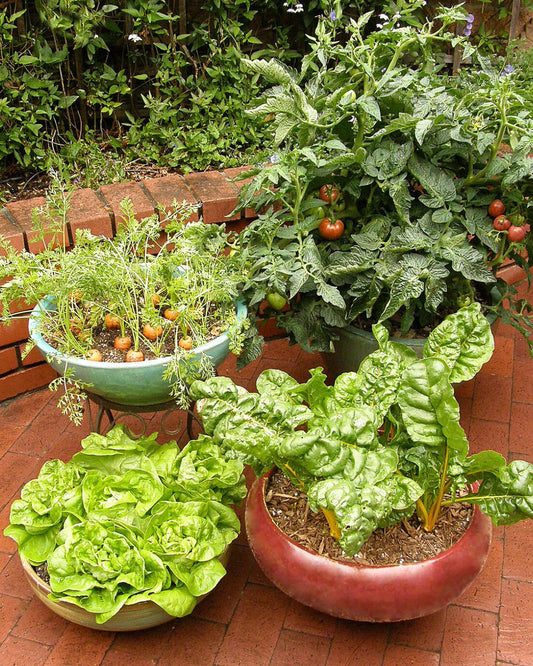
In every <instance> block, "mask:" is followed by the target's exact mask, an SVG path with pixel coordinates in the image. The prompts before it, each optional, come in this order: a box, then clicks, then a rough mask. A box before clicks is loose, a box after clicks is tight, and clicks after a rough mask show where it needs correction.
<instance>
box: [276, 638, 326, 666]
mask: <svg viewBox="0 0 533 666" xmlns="http://www.w3.org/2000/svg"><path fill="white" fill-rule="evenodd" d="M330 643H331V640H330V639H328V638H324V637H322V636H311V635H309V634H300V633H297V632H296V631H288V630H286V629H284V630H283V631H282V632H281V633H280V635H279V639H278V644H277V645H276V649H275V650H274V654H273V656H272V661H271V663H272V664H276V666H294V664H317V666H318V665H319V664H325V663H326V660H327V658H328V652H329V647H330Z"/></svg>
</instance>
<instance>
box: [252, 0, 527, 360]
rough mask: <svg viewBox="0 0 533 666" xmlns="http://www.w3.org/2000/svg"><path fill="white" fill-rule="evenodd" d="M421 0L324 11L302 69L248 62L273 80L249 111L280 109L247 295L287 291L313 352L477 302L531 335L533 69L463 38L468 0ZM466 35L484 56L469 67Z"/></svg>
mask: <svg viewBox="0 0 533 666" xmlns="http://www.w3.org/2000/svg"><path fill="white" fill-rule="evenodd" d="M420 6H421V3H419V2H415V3H409V7H407V6H404V10H403V14H401V15H400V14H397V15H395V16H394V17H392V18H390V19H387V20H384V19H383V18H381V25H379V27H376V22H378V23H379V22H380V19H377V17H375V16H374V15H372V13H371V12H370V13H366V14H364V15H363V16H361V17H359V18H358V19H357V20H353V21H350V22H349V23H347V25H345V26H344V27H342V25H341V21H339V20H338V18H339V17H338V16H337V20H332V19H331V17H323V18H321V19H319V21H318V26H317V29H316V34H315V36H314V38H313V39H312V45H311V50H310V53H309V54H307V55H305V56H304V57H303V58H302V62H301V68H300V70H299V71H297V70H293V69H289V68H287V67H286V66H285V65H284V64H283V63H281V62H278V61H276V60H274V59H272V60H268V61H267V60H261V59H254V60H245V61H244V65H245V67H247V68H248V69H249V71H250V72H251V73H252V74H253V75H254V76H256V75H261V76H262V77H263V78H264V79H265V80H266V81H268V82H269V83H272V84H273V87H272V88H271V89H270V90H268V91H267V92H266V95H265V98H264V99H263V100H261V102H260V103H259V104H257V105H255V107H254V108H252V109H250V113H251V114H252V115H254V116H258V117H262V116H265V115H266V114H270V115H271V116H273V119H272V120H271V122H270V123H269V125H268V126H269V127H271V128H272V147H271V149H272V153H273V154H272V157H271V159H270V161H269V162H268V163H267V164H262V165H257V166H256V167H255V168H254V169H253V170H252V171H248V172H246V174H245V175H246V177H250V176H252V177H253V178H252V180H251V182H250V183H249V184H246V185H244V187H243V188H242V190H241V202H240V205H241V206H242V207H254V208H255V209H256V210H258V211H260V212H261V215H260V216H259V219H258V220H257V221H256V222H255V223H252V224H251V225H250V226H249V227H248V228H247V229H246V230H245V231H244V233H243V234H242V236H241V243H242V251H243V252H244V253H246V255H247V257H248V261H249V264H250V274H249V279H248V281H247V283H246V286H245V295H246V298H247V303H248V304H249V306H250V308H254V309H255V310H257V309H258V307H259V306H260V305H261V304H262V303H263V302H264V299H265V297H266V296H269V295H271V294H275V295H277V296H279V297H281V298H284V299H285V300H286V301H287V306H286V307H285V308H284V309H283V310H279V309H276V308H271V309H270V310H268V311H267V313H268V314H271V315H272V316H274V317H275V319H276V321H277V323H278V325H279V327H280V328H283V329H286V330H287V331H288V333H289V335H290V338H291V341H293V342H297V343H298V344H300V346H302V347H303V348H304V349H306V350H310V351H325V352H328V351H333V349H334V348H335V350H337V348H338V346H339V345H337V340H338V339H339V338H341V340H340V341H339V344H340V343H341V342H343V339H342V338H344V337H346V334H347V333H349V332H352V330H353V329H352V328H351V327H357V328H358V329H361V330H362V331H364V333H363V334H362V337H366V339H367V341H371V340H372V335H371V326H372V324H375V323H378V322H380V323H383V324H384V325H385V326H386V327H387V328H388V329H389V330H390V331H391V334H394V335H395V336H396V335H397V336H400V337H403V338H409V337H412V336H414V335H421V336H423V337H425V336H426V335H427V332H428V331H429V330H431V328H432V327H433V326H434V325H435V324H436V323H438V322H439V321H442V319H443V318H444V317H445V316H446V315H447V314H448V313H450V312H454V311H455V310H456V309H457V308H459V307H461V306H463V305H465V304H467V303H469V302H474V301H475V302H479V303H480V304H481V305H482V307H483V311H484V313H485V314H486V315H487V316H488V317H489V318H491V319H495V318H501V319H502V320H503V321H504V322H506V323H509V324H511V325H513V326H515V327H516V328H517V329H518V330H519V331H520V332H521V333H523V334H524V335H525V337H526V338H528V342H529V343H530V340H531V338H530V336H529V334H530V333H531V330H532V321H533V320H532V316H531V306H530V304H529V303H528V301H527V300H526V299H524V298H522V297H519V295H518V293H517V291H516V289H515V287H513V286H512V285H508V284H506V282H505V281H504V280H503V279H501V277H500V275H499V271H500V268H501V267H502V265H504V264H506V263H508V262H514V263H516V264H517V265H518V266H520V267H522V268H523V269H524V270H525V274H526V275H529V270H530V267H531V257H533V245H532V237H531V234H530V233H529V225H530V224H531V222H532V221H533V217H532V215H533V199H532V198H531V197H530V189H531V179H532V177H533V160H532V159H531V158H530V157H529V155H530V154H531V153H532V152H533V106H532V102H531V100H532V99H533V95H532V94H531V82H530V81H527V80H524V77H523V76H522V75H521V74H520V71H519V69H518V67H517V68H516V71H514V72H511V73H509V72H510V70H509V69H508V68H507V69H506V68H505V62H504V61H503V60H502V59H498V58H492V59H491V58H489V57H480V56H478V54H477V53H476V52H475V50H474V48H473V47H472V45H471V44H470V43H469V41H468V39H467V38H466V37H461V36H457V34H456V31H455V26H456V25H457V24H459V25H460V23H461V21H466V18H467V14H466V12H465V11H464V9H462V8H461V7H452V8H439V10H438V11H437V13H436V15H435V17H434V19H433V20H429V19H427V20H425V21H422V20H421V19H420V18H419V15H418V14H417V9H419V8H420ZM452 45H454V46H457V45H458V46H459V47H460V48H461V49H462V52H463V55H464V56H465V57H468V58H471V59H472V63H473V65H472V66H469V67H465V68H463V69H462V70H461V72H460V76H451V73H450V72H449V71H448V69H447V67H446V63H445V61H444V60H443V55H445V53H446V50H447V49H448V50H450V49H451V48H452ZM414 62H416V63H418V62H420V63H423V64H421V65H420V66H418V67H414V66H413V63H414ZM502 148H504V150H503V149H502ZM501 214H504V215H505V216H506V217H505V220H506V221H502V220H500V219H498V216H499V215H501ZM496 219H497V220H498V221H497V222H496V221H495V220H496ZM530 344H531V343H530ZM366 353H367V351H364V352H362V353H361V355H360V356H361V357H364V355H365V354H366ZM347 360H348V354H345V355H344V357H343V361H342V362H341V363H339V364H337V365H338V368H337V371H341V370H342V369H343V368H344V369H347V368H348V366H346V362H347Z"/></svg>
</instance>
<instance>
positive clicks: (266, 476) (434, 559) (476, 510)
mask: <svg viewBox="0 0 533 666" xmlns="http://www.w3.org/2000/svg"><path fill="white" fill-rule="evenodd" d="M276 469H277V468H276V467H273V468H272V469H270V470H269V471H268V472H265V474H263V475H262V476H260V477H259V478H258V479H257V483H261V498H262V502H263V505H264V507H265V511H266V514H267V515H268V516H269V518H270V521H271V522H272V526H273V527H274V528H275V529H276V530H277V531H278V532H279V533H280V534H281V535H282V536H283V537H284V538H285V539H287V541H289V542H290V543H291V545H292V546H294V547H295V548H299V549H300V550H302V551H304V552H305V553H308V554H309V555H311V556H313V557H320V558H321V559H323V560H324V562H330V563H332V564H334V565H335V566H344V567H348V568H354V567H355V568H357V569H375V570H378V571H385V570H387V569H398V568H399V567H423V566H427V563H428V562H438V561H439V560H442V559H446V558H447V557H449V553H451V552H453V551H454V550H457V549H458V548H459V547H460V546H459V544H460V543H461V541H462V540H463V539H464V538H465V536H466V535H467V532H468V529H469V528H470V526H471V525H472V523H473V522H474V517H475V515H476V514H477V515H478V517H479V516H480V515H484V514H482V512H481V509H480V508H479V507H478V506H477V505H475V504H474V511H473V514H472V518H471V520H470V522H469V523H468V525H467V527H466V529H465V531H464V533H463V534H462V536H461V537H460V538H459V539H457V541H456V542H455V543H454V544H452V545H451V546H450V547H449V548H446V550H443V551H442V552H440V553H438V555H434V556H433V557H429V558H427V559H425V560H420V561H418V562H406V563H399V564H383V565H377V564H364V563H362V562H356V561H354V562H347V561H345V560H338V559H335V558H329V557H324V556H323V555H320V554H319V553H317V552H316V551H314V550H311V549H310V548H307V547H306V546H302V545H301V544H299V543H298V542H297V541H294V539H291V537H290V536H289V535H288V534H287V533H286V532H284V531H283V530H282V529H280V528H279V527H278V525H277V524H276V522H275V521H274V520H273V519H272V516H271V515H270V512H269V511H268V507H267V504H266V500H265V489H266V484H267V482H268V480H269V479H270V477H271V476H272V474H273V473H274V472H275V471H276Z"/></svg>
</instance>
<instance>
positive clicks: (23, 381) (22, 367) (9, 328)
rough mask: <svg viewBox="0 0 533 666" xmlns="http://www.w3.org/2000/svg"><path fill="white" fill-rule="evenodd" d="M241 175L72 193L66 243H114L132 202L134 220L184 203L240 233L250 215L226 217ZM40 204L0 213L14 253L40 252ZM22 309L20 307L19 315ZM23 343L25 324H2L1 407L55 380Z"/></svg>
mask: <svg viewBox="0 0 533 666" xmlns="http://www.w3.org/2000/svg"><path fill="white" fill-rule="evenodd" d="M244 169H246V167H238V168H234V169H227V170H225V171H209V172H202V173H191V174H188V175H185V176H179V175H170V176H164V177H162V178H147V179H146V180H143V181H140V182H129V183H117V184H113V185H104V186H102V187H101V188H100V189H98V190H96V191H94V190H92V189H82V190H76V191H75V192H74V193H73V195H72V199H71V205H70V209H69V213H68V226H69V235H70V238H71V239H73V238H75V231H76V229H78V228H87V229H90V230H91V231H92V232H93V233H94V234H98V235H105V236H108V237H112V236H113V235H114V233H115V230H116V226H117V222H118V221H119V215H120V208H119V206H120V202H121V201H122V200H123V199H125V198H126V197H129V198H130V199H131V201H132V204H133V209H134V212H135V215H136V217H138V219H142V218H145V217H148V216H150V215H153V214H154V212H156V209H160V208H162V209H164V210H170V209H171V207H172V204H173V202H174V201H177V202H179V203H181V202H182V201H184V200H185V201H187V202H188V203H192V204H197V205H198V206H199V208H198V216H201V217H202V219H203V221H204V222H205V223H207V224H213V223H214V224H217V223H218V224H220V223H221V222H225V223H226V226H227V228H228V229H233V230H236V231H240V229H242V227H243V226H244V225H245V224H246V222H247V219H250V218H252V217H254V212H253V211H251V210H245V211H243V213H242V215H236V216H234V217H231V218H228V217H226V216H227V215H228V214H229V213H230V212H231V211H232V210H233V209H234V208H235V206H236V204H237V197H238V186H239V184H240V183H241V182H243V181H238V182H237V183H233V182H231V179H232V178H234V177H235V176H236V175H237V174H238V173H240V172H242V171H243V170H244ZM44 203H45V200H44V198H43V197H37V198H35V199H27V200H22V201H16V202H13V203H8V204H7V205H6V206H5V208H2V209H0V234H2V236H4V238H7V239H8V240H9V241H10V242H11V244H12V245H13V247H15V248H16V249H18V250H22V249H24V248H25V249H27V250H29V251H31V252H38V251H39V249H40V247H41V246H40V243H39V242H38V241H37V240H36V238H35V232H34V231H33V229H32V226H31V219H32V211H33V209H34V208H36V207H38V206H42V205H43V204H44ZM198 216H196V215H195V217H196V218H197V217H198ZM26 307H27V304H26ZM23 308H24V304H21V306H20V308H19V309H23ZM27 339H28V323H27V319H16V320H13V321H12V322H11V323H10V324H9V325H7V324H0V401H3V400H7V399H8V398H12V397H14V396H16V395H19V394H20V393H25V392H27V391H31V390H34V389H36V388H40V387H42V386H45V385H46V384H48V383H49V382H50V381H51V380H52V379H53V378H54V377H55V376H56V373H55V372H54V371H53V370H52V369H51V368H50V367H49V366H48V364H47V363H46V362H45V360H44V359H43V358H42V356H41V355H40V353H39V352H38V350H36V349H35V350H33V351H32V352H31V353H30V354H29V355H28V356H27V357H26V358H25V359H24V360H22V350H23V348H24V345H25V342H26V340H27Z"/></svg>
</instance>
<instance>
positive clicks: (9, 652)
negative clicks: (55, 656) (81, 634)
mask: <svg viewBox="0 0 533 666" xmlns="http://www.w3.org/2000/svg"><path fill="white" fill-rule="evenodd" d="M50 650H51V647H50V646H49V645H42V644H41V643H34V642H33V641H26V640H24V638H16V637H15V636H8V637H7V638H6V640H5V641H4V642H3V643H2V644H1V645H0V664H2V666H23V665H24V664H31V665H32V666H42V665H43V664H45V663H46V662H47V658H48V655H49V654H50ZM63 666H65V665H63Z"/></svg>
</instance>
